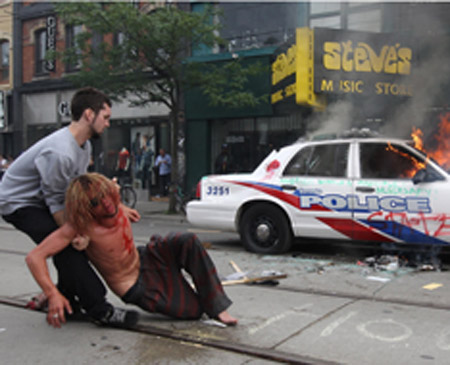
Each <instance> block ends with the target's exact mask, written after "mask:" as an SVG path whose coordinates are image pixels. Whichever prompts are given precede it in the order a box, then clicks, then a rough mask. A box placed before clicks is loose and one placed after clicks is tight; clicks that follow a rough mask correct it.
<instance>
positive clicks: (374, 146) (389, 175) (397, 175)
mask: <svg viewBox="0 0 450 365" xmlns="http://www.w3.org/2000/svg"><path fill="white" fill-rule="evenodd" d="M360 165H361V177H362V178H375V179H376V178H379V179H409V178H411V177H412V176H414V174H415V173H416V172H417V170H419V169H421V168H424V167H425V161H424V160H422V159H419V158H418V157H417V156H415V155H414V154H412V153H411V152H410V151H409V150H407V149H405V148H404V147H403V146H399V145H393V144H390V143H361V144H360Z"/></svg>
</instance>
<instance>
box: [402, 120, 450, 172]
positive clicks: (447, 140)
mask: <svg viewBox="0 0 450 365" xmlns="http://www.w3.org/2000/svg"><path fill="white" fill-rule="evenodd" d="M439 118H440V122H439V128H438V133H437V134H436V135H435V136H434V137H435V139H436V142H437V145H436V146H435V147H433V148H432V149H431V150H425V149H424V147H423V139H422V136H423V133H422V131H421V130H420V129H416V128H414V127H413V132H412V133H411V137H412V139H413V141H414V147H416V148H417V149H418V150H421V151H423V152H424V153H426V154H427V156H428V157H431V158H433V159H434V160H435V161H436V162H437V163H438V164H439V165H441V166H442V167H443V168H444V169H446V170H448V169H449V167H450V112H447V113H446V114H441V115H440V116H439Z"/></svg>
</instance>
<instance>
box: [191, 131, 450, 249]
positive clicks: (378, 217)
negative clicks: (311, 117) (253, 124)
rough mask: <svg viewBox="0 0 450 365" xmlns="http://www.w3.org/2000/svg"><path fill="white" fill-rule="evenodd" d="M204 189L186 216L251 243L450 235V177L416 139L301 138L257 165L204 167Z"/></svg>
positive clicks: (272, 245)
mask: <svg viewBox="0 0 450 365" xmlns="http://www.w3.org/2000/svg"><path fill="white" fill-rule="evenodd" d="M197 190H198V194H197V195H198V200H193V201H191V202H189V203H188V205H187V219H188V221H189V222H190V223H191V224H193V225H194V226H199V227H204V228H211V229H219V230H225V231H234V232H239V234H240V236H241V240H242V243H243V245H244V247H245V248H246V249H247V250H248V251H251V252H257V253H263V254H275V253H283V252H286V251H287V250H289V248H290V247H291V244H292V242H293V239H294V238H295V237H314V238H323V239H327V238H329V239H346V240H348V239H350V240H357V241H380V242H405V243H420V244H441V245H442V244H448V243H449V242H450V176H449V174H448V173H447V172H446V171H445V169H444V168H442V167H441V166H440V165H439V164H437V163H436V162H435V161H434V160H432V159H430V158H428V157H427V156H426V155H425V154H424V153H423V152H421V151H420V150H418V149H416V148H414V147H413V144H412V142H411V141H405V140H400V139H388V138H380V137H373V136H371V137H369V138H360V137H358V138H355V137H351V138H339V139H332V140H331V139H330V140H318V141H314V140H310V141H302V142H298V143H295V144H293V145H290V146H287V147H284V148H281V149H279V150H274V151H272V152H271V153H270V154H269V155H268V156H267V157H266V158H265V159H264V161H263V162H262V163H261V164H260V165H259V166H258V167H257V168H256V170H255V171H254V172H253V173H249V174H231V175H212V176H206V177H204V178H202V180H201V181H200V182H199V185H198V188H197Z"/></svg>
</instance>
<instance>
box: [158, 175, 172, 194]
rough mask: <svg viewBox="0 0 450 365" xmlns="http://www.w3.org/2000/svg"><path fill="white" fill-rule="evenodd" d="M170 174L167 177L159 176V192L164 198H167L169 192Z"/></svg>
mask: <svg viewBox="0 0 450 365" xmlns="http://www.w3.org/2000/svg"><path fill="white" fill-rule="evenodd" d="M169 184H170V173H169V174H166V175H159V190H160V194H161V195H162V196H167V194H168V192H169Z"/></svg>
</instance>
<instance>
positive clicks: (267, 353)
mask: <svg viewBox="0 0 450 365" xmlns="http://www.w3.org/2000/svg"><path fill="white" fill-rule="evenodd" d="M0 305H7V306H11V307H15V308H20V309H26V310H29V309H28V308H26V306H25V305H26V304H25V302H24V301H22V300H18V299H13V298H8V297H2V296H0ZM122 330H124V331H130V332H136V333H141V334H144V335H149V336H159V337H164V338H167V339H170V340H174V341H181V342H187V343H193V344H197V345H202V346H204V347H209V348H216V349H220V350H225V351H229V352H232V353H236V354H241V355H247V356H250V357H252V358H259V359H265V360H270V361H276V362H280V363H287V364H298V365H313V364H314V365H321V364H323V365H337V363H335V362H331V361H324V360H320V359H316V358H312V357H308V356H301V355H298V354H294V353H290V352H285V351H279V350H275V349H273V348H263V347H258V346H253V345H250V344H243V343H236V342H231V341H228V340H217V339H214V338H211V337H202V336H196V335H192V334H188V333H184V332H181V331H177V330H171V329H165V328H161V327H157V326H152V325H148V324H141V325H137V326H135V327H134V328H129V329H122Z"/></svg>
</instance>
